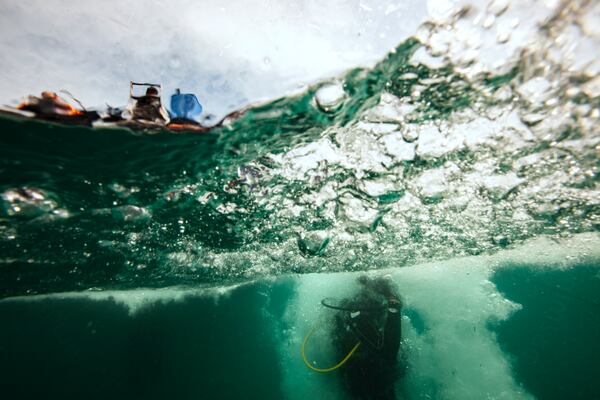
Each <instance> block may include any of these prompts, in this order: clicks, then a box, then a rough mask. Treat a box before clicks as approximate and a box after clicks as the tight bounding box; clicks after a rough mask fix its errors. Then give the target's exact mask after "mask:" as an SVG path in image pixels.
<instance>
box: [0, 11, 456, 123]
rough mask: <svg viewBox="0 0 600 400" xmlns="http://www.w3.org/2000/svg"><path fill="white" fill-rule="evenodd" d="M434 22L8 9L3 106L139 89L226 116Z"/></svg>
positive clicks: (362, 59)
mask: <svg viewBox="0 0 600 400" xmlns="http://www.w3.org/2000/svg"><path fill="white" fill-rule="evenodd" d="M435 2H437V3H439V2H440V1H439V0H436V1H434V3H435ZM430 3H431V0H430ZM450 3H452V1H450ZM430 8H431V4H430ZM435 8H436V9H437V8H438V7H437V6H436V7H435ZM428 13H429V11H428V7H427V2H426V1H422V0H327V1H323V0H294V1H289V0H229V1H224V0H171V1H157V0H128V1H122V0H102V1H99V0H77V1H75V0H20V1H6V0H4V1H0V49H1V51H2V57H0V104H4V105H15V104H17V103H18V101H19V100H20V99H21V98H22V97H23V96H25V95H28V94H38V93H39V92H41V91H42V90H46V89H48V90H54V91H59V90H68V91H69V92H70V93H72V94H73V95H74V96H75V97H77V98H78V99H79V100H81V102H82V103H83V104H84V105H85V106H87V107H102V106H104V105H106V104H110V105H111V106H120V105H125V104H126V103H127V99H128V94H129V81H130V80H133V81H138V82H139V81H141V82H154V83H162V84H163V87H164V92H165V95H168V94H170V93H172V91H173V90H174V89H175V88H177V87H179V88H181V90H182V91H183V92H192V93H195V94H197V95H198V97H199V99H200V101H201V102H202V104H203V105H204V109H205V112H206V113H211V114H214V115H215V116H217V117H218V116H222V115H223V114H225V113H226V112H228V111H232V110H235V109H237V108H239V107H241V106H244V105H246V104H249V103H254V102H259V101H264V100H268V99H273V98H277V97H280V96H282V95H285V94H289V93H291V92H297V91H299V90H301V89H302V88H303V87H305V85H307V84H312V83H315V82H317V81H319V80H321V79H328V78H332V77H335V76H336V75H339V74H341V73H343V72H344V71H345V70H347V69H350V68H353V67H356V66H371V65H373V64H374V63H376V62H377V61H379V60H381V59H382V58H383V57H384V56H385V54H386V53H387V52H388V51H390V50H391V49H392V48H394V47H396V46H397V45H398V44H399V43H401V42H402V41H403V40H405V39H406V38H407V37H409V36H410V35H412V34H414V33H415V31H416V29H417V27H418V26H419V24H420V23H421V22H423V21H424V20H425V19H426V17H427V16H428Z"/></svg>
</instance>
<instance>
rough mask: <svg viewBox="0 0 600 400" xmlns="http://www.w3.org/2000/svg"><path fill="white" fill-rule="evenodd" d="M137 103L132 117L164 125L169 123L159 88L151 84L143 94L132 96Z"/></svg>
mask: <svg viewBox="0 0 600 400" xmlns="http://www.w3.org/2000/svg"><path fill="white" fill-rule="evenodd" d="M131 98H132V99H134V100H135V104H134V106H133V110H132V119H134V120H143V121H148V122H153V123H158V124H161V125H164V124H166V123H167V120H168V116H167V112H166V110H165V109H164V108H163V106H162V104H161V101H160V95H159V93H158V89H156V88H155V87H154V86H150V87H149V88H148V89H146V94H144V95H143V96H137V97H136V96H132V97H131Z"/></svg>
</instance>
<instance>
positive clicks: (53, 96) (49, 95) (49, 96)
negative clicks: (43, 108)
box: [42, 90, 57, 99]
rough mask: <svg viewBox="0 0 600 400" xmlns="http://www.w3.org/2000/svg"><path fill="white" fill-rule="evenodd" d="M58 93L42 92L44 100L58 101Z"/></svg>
mask: <svg viewBox="0 0 600 400" xmlns="http://www.w3.org/2000/svg"><path fill="white" fill-rule="evenodd" d="M56 97H57V96H56V93H54V92H50V91H47V90H46V91H44V92H42V98H43V99H56Z"/></svg>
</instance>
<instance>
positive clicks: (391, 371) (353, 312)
mask: <svg viewBox="0 0 600 400" xmlns="http://www.w3.org/2000/svg"><path fill="white" fill-rule="evenodd" d="M358 284H359V291H358V292H357V293H356V295H354V296H353V297H351V298H349V299H343V300H341V301H339V300H335V299H329V298H326V299H323V300H322V301H321V304H322V305H323V306H325V307H327V308H329V309H333V310H335V311H336V314H335V316H334V324H333V329H332V331H331V339H332V343H333V345H334V348H335V352H336V353H337V354H336V355H337V359H338V360H341V361H340V362H339V363H338V364H337V365H335V366H333V367H331V368H323V369H320V368H316V367H314V366H313V365H310V363H309V362H308V360H307V358H306V355H305V351H304V347H305V345H306V343H307V341H308V339H309V338H310V336H311V335H312V331H311V332H309V334H308V335H307V336H306V337H305V339H304V343H303V346H302V357H303V359H304V362H305V364H306V365H307V366H308V367H309V368H310V369H312V370H314V371H317V372H332V371H335V370H338V371H339V373H340V375H341V378H342V379H343V386H344V388H345V390H346V391H347V393H348V396H349V398H352V399H360V400H395V399H396V389H395V384H396V381H398V379H399V378H401V377H402V375H403V374H404V363H403V362H400V361H399V360H398V358H399V357H398V355H399V353H401V352H400V342H401V339H402V328H401V310H402V303H401V301H400V296H399V295H398V291H397V289H396V287H395V285H394V283H393V282H392V280H391V279H389V278H388V277H377V278H370V277H368V276H366V275H363V276H360V277H359V278H358ZM313 330H314V329H313ZM402 358H403V357H402V354H400V359H402Z"/></svg>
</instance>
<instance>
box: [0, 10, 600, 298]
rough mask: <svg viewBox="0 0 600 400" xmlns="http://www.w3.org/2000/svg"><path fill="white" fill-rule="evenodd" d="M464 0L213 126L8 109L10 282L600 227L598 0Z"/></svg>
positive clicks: (369, 259) (441, 248)
mask: <svg viewBox="0 0 600 400" xmlns="http://www.w3.org/2000/svg"><path fill="white" fill-rule="evenodd" d="M432 4H433V3H432ZM466 4H467V3H464V4H463V3H460V4H457V5H456V7H455V8H452V9H447V10H445V12H444V13H442V14H443V15H442V14H440V15H438V14H435V15H434V18H432V20H431V21H429V22H427V23H425V24H424V25H422V26H421V28H419V30H418V31H417V32H416V33H415V35H414V37H413V38H411V39H409V40H407V41H406V42H404V43H402V44H401V45H399V46H398V47H397V48H396V49H395V50H394V51H392V52H391V53H390V54H389V55H388V56H387V57H386V58H385V59H384V60H382V61H381V62H380V63H379V64H377V65H376V66H375V67H374V68H372V69H360V68H359V69H354V70H351V71H349V72H348V73H346V74H345V75H343V76H339V77H336V78H335V79H332V80H330V81H326V82H320V83H317V84H315V85H313V86H311V87H309V88H308V89H307V90H306V92H304V93H302V94H299V95H295V96H289V97H284V98H281V99H278V100H275V101H272V102H269V103H265V104H262V105H258V106H254V107H251V108H249V109H247V110H245V112H244V113H241V114H239V115H238V117H239V118H237V119H231V120H230V121H227V124H226V126H225V127H223V128H220V129H219V130H217V131H215V133H214V134H210V135H206V136H192V135H184V136H172V135H167V134H162V135H157V136H153V137H148V136H136V135H135V134H131V133H128V132H125V131H110V130H102V129H97V130H89V129H81V128H77V129H66V128H53V127H51V126H47V125H42V124H38V123H34V122H27V123H20V122H14V121H9V120H4V121H3V122H2V124H3V132H5V133H3V135H2V146H1V148H2V149H1V150H0V152H1V155H2V164H1V171H0V175H1V178H2V182H3V185H2V188H1V192H2V195H1V196H2V206H1V209H0V214H1V223H0V249H1V250H2V260H1V263H2V268H3V270H4V271H3V273H4V276H5V277H6V278H7V279H6V280H5V282H6V283H4V284H2V287H1V290H2V294H3V295H4V296H6V295H15V294H33V293H39V292H54V291H63V290H82V289H89V288H102V289H108V288H117V289H122V288H129V287H140V286H143V287H163V286H169V285H180V284H184V285H185V284H197V283H213V284H216V283H222V282H226V283H234V282H237V281H244V280H247V279H253V278H254V277H257V276H264V275H273V274H282V273H289V272H301V273H308V272H338V271H356V270H370V269H381V268H387V267H389V266H395V267H397V266H408V265H414V264H417V263H421V262H429V261H432V260H442V259H448V258H455V257H460V256H468V255H481V254H493V253H495V252H497V251H498V250H501V249H504V248H507V247H511V248H512V247H513V246H516V245H518V244H520V243H523V242H524V241H526V240H528V239H531V238H536V237H549V238H561V237H565V236H567V237H568V236H571V235H573V234H578V233H585V232H594V231H597V230H598V226H599V225H598V224H599V218H600V217H599V213H598V211H599V206H600V204H599V202H598V201H599V200H598V199H600V192H599V190H598V165H597V160H598V157H599V155H600V154H599V153H600V147H599V146H600V135H598V132H597V129H596V126H597V125H598V119H599V118H600V112H599V111H598V110H599V103H598V98H599V97H600V90H599V89H598V87H599V85H598V82H597V79H598V78H597V72H598V68H599V66H598V61H597V60H596V59H595V58H594V57H592V56H590V54H594V52H593V50H592V51H590V49H595V48H597V47H598V40H600V39H599V36H598V32H597V30H595V28H594V26H595V25H594V21H597V19H598V13H599V9H598V6H597V5H595V4H593V2H585V1H581V2H562V3H553V4H552V5H550V6H544V7H542V8H541V9H540V8H538V6H537V5H536V4H534V3H533V2H519V4H509V3H506V2H502V1H494V2H491V3H490V4H485V5H481V4H470V5H466ZM534 11H535V12H534ZM478 37H480V38H482V40H478V39H476V38H478ZM28 193H29V194H28Z"/></svg>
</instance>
